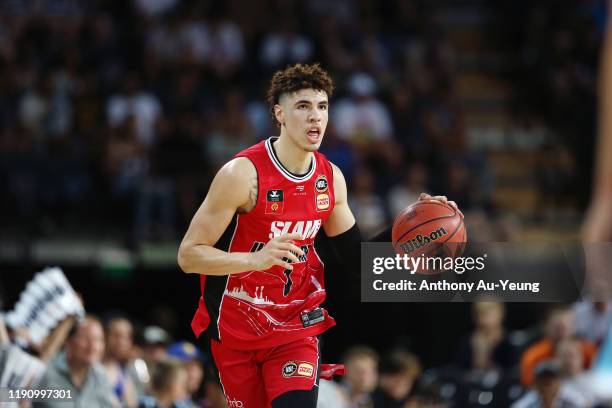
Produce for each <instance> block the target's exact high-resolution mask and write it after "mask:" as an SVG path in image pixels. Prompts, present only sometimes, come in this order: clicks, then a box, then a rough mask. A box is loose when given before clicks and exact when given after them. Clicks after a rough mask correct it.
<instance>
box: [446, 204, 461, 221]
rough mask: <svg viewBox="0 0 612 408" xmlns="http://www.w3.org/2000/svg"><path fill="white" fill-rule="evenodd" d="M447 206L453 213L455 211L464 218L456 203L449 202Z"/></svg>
mask: <svg viewBox="0 0 612 408" xmlns="http://www.w3.org/2000/svg"><path fill="white" fill-rule="evenodd" d="M448 205H450V206H451V207H452V208H453V209H454V210H455V211H457V213H458V214H459V215H460V216H461V218H465V216H464V215H463V213H462V212H461V210H460V209H459V206H458V205H457V203H456V202H454V201H449V202H448Z"/></svg>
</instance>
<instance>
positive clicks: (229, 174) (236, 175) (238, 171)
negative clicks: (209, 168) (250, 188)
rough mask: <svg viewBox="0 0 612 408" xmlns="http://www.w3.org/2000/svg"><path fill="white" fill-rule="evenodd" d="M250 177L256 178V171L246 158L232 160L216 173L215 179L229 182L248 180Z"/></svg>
mask: <svg viewBox="0 0 612 408" xmlns="http://www.w3.org/2000/svg"><path fill="white" fill-rule="evenodd" d="M252 177H257V170H256V169H255V165H254V164H253V162H252V161H251V160H249V159H247V158H246V157H235V158H233V159H232V160H230V161H228V162H227V163H225V164H224V165H223V167H221V168H220V169H219V171H218V172H217V178H222V179H227V180H229V181H241V180H248V179H250V178H252Z"/></svg>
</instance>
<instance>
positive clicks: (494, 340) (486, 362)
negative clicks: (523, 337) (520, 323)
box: [456, 302, 517, 370]
mask: <svg viewBox="0 0 612 408" xmlns="http://www.w3.org/2000/svg"><path fill="white" fill-rule="evenodd" d="M472 317H473V319H474V324H475V328H474V331H473V332H472V333H471V334H470V335H468V336H466V337H465V338H464V339H463V340H462V341H461V342H460V343H459V347H458V352H457V358H456V361H457V364H458V365H459V367H460V368H462V369H465V370H486V369H490V368H501V369H509V368H512V367H514V366H515V365H516V362H517V355H516V354H517V353H516V350H515V348H514V347H513V346H512V344H510V342H509V340H508V338H507V336H506V333H505V329H504V326H503V321H504V305H503V303H500V302H476V303H474V305H473V307H472Z"/></svg>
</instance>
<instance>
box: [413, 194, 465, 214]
mask: <svg viewBox="0 0 612 408" xmlns="http://www.w3.org/2000/svg"><path fill="white" fill-rule="evenodd" d="M427 200H435V201H440V202H442V203H444V204H448V205H450V206H451V207H452V208H453V209H454V210H455V211H457V212H458V213H459V215H460V216H461V218H464V217H463V213H462V212H461V210H460V209H459V207H458V206H457V203H456V202H454V201H450V200H449V199H448V198H446V196H431V195H429V194H427V193H421V195H420V196H419V201H427Z"/></svg>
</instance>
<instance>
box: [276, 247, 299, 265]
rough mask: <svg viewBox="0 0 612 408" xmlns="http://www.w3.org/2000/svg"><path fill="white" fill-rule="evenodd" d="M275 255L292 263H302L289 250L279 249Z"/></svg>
mask: <svg viewBox="0 0 612 408" xmlns="http://www.w3.org/2000/svg"><path fill="white" fill-rule="evenodd" d="M274 255H276V257H277V258H281V259H290V260H291V261H292V262H299V261H300V259H299V258H298V257H297V255H296V254H294V253H293V252H291V251H289V250H282V249H279V250H277V251H275V252H274Z"/></svg>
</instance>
